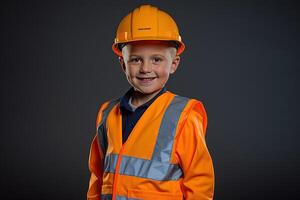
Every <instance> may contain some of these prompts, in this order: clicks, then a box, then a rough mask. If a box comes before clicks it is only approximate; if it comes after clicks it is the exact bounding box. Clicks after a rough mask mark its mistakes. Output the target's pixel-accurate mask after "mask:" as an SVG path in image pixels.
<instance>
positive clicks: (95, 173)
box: [87, 134, 103, 200]
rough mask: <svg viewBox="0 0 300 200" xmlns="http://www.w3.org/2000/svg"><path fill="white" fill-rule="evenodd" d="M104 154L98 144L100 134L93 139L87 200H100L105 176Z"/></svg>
mask: <svg viewBox="0 0 300 200" xmlns="http://www.w3.org/2000/svg"><path fill="white" fill-rule="evenodd" d="M102 163H103V153H102V151H101V148H99V144H98V134H96V136H95V137H94V139H93V142H92V145H91V149H90V155H89V170H90V172H91V177H90V182H89V189H88V192H87V200H100V199H101V188H102V175H103V164H102Z"/></svg>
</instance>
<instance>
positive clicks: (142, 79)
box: [137, 77, 156, 81]
mask: <svg viewBox="0 0 300 200" xmlns="http://www.w3.org/2000/svg"><path fill="white" fill-rule="evenodd" d="M155 78H156V77H137V79H139V80H141V81H152V80H154V79H155Z"/></svg>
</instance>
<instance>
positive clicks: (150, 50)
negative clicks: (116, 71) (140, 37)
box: [120, 41, 180, 95]
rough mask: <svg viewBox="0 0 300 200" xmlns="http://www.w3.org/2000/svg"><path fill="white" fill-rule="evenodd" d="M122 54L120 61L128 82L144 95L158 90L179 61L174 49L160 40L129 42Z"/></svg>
mask: <svg viewBox="0 0 300 200" xmlns="http://www.w3.org/2000/svg"><path fill="white" fill-rule="evenodd" d="M122 54H123V57H122V58H120V63H121V66H122V69H123V70H124V72H125V74H126V77H127V80H128V82H129V83H130V84H131V85H132V86H133V87H134V88H135V90H137V91H139V92H141V93H143V94H145V95H151V94H156V93H157V92H159V91H160V90H161V89H162V88H163V87H164V85H165V84H166V82H167V81H168V79H169V75H170V74H173V73H174V72H175V71H176V69H177V66H178V64H179V61H180V58H179V56H176V49H175V48H174V47H170V45H169V44H168V43H167V42H162V41H138V42H131V43H129V44H127V45H126V46H125V47H123V49H122Z"/></svg>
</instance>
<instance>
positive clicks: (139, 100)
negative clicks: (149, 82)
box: [131, 90, 160, 107]
mask: <svg viewBox="0 0 300 200" xmlns="http://www.w3.org/2000/svg"><path fill="white" fill-rule="evenodd" d="M159 92H160V90H158V91H157V92H154V93H151V94H143V93H141V92H139V91H136V90H134V92H133V93H132V101H131V103H132V104H133V105H134V106H136V107H139V106H141V105H143V104H145V103H147V102H148V101H150V100H151V99H152V98H153V97H155V96H156V95H157V94H158V93H159Z"/></svg>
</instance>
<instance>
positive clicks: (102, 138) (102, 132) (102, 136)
mask: <svg viewBox="0 0 300 200" xmlns="http://www.w3.org/2000/svg"><path fill="white" fill-rule="evenodd" d="M118 102H119V99H116V100H113V101H110V102H109V103H108V106H107V107H106V108H105V109H104V110H103V111H102V119H101V122H100V123H99V125H98V128H97V132H98V140H99V144H100V146H101V148H102V151H103V153H104V155H105V154H106V149H107V135H106V118H107V116H108V114H109V112H110V111H111V110H112V108H113V107H114V106H115V105H116V104H117V103H118Z"/></svg>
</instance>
